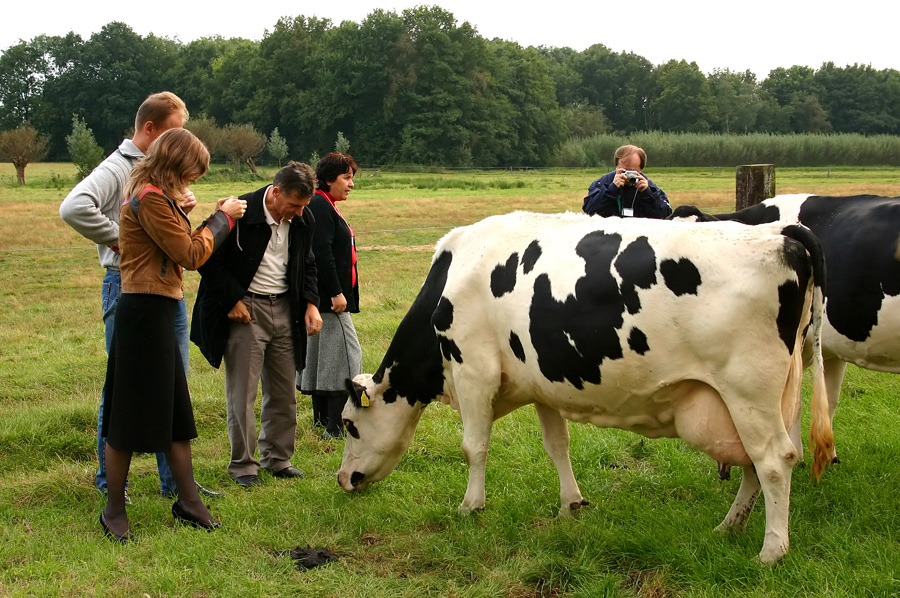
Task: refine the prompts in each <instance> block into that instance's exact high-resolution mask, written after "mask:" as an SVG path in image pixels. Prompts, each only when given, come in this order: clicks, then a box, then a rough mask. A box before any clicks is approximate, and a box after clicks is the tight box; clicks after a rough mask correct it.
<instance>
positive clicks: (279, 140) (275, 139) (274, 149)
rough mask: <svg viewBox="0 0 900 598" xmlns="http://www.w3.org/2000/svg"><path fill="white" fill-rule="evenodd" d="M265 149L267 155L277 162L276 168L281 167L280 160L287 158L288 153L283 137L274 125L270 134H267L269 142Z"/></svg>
mask: <svg viewBox="0 0 900 598" xmlns="http://www.w3.org/2000/svg"><path fill="white" fill-rule="evenodd" d="M266 149H267V150H268V152H269V155H270V156H272V157H273V158H275V161H276V162H278V168H281V161H282V160H284V159H285V158H287V155H288V145H287V141H285V139H284V137H282V136H281V135H280V134H279V133H278V127H275V129H274V130H273V131H272V134H271V135H269V144H268V146H266Z"/></svg>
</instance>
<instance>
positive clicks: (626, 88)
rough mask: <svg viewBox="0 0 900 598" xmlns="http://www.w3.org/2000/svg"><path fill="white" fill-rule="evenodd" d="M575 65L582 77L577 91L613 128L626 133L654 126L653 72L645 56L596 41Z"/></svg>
mask: <svg viewBox="0 0 900 598" xmlns="http://www.w3.org/2000/svg"><path fill="white" fill-rule="evenodd" d="M576 65H578V66H577V68H578V71H579V72H580V74H581V78H582V82H581V87H580V89H579V92H578V94H579V95H580V96H581V98H582V99H583V100H584V101H586V102H587V103H588V104H590V105H592V106H598V107H600V108H601V109H602V110H603V114H604V115H605V116H606V118H607V119H609V123H610V125H611V126H612V128H613V129H614V130H616V131H620V132H623V133H629V132H632V131H637V130H642V129H646V128H648V127H652V126H653V115H652V113H651V112H650V107H651V106H650V104H651V99H652V93H653V89H654V80H655V75H654V72H653V65H652V64H650V62H649V61H648V60H647V59H646V58H644V57H642V56H639V55H637V54H633V53H626V52H622V53H615V52H613V51H611V50H610V49H609V48H607V47H606V46H604V45H602V44H596V45H593V46H591V47H590V48H588V49H587V50H585V51H584V52H582V53H581V54H580V55H579V57H578V59H577V60H576Z"/></svg>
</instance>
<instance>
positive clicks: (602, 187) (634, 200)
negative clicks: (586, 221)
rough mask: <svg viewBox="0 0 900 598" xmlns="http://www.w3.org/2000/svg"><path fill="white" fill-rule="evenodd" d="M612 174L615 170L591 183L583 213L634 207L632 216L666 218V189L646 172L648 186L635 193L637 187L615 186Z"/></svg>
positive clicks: (610, 212) (607, 213)
mask: <svg viewBox="0 0 900 598" xmlns="http://www.w3.org/2000/svg"><path fill="white" fill-rule="evenodd" d="M641 174H643V173H641ZM614 178H616V171H615V170H613V171H612V172H608V173H606V174H604V175H603V176H602V177H600V178H599V179H597V180H596V181H594V182H593V183H591V186H590V187H588V194H587V197H585V198H584V207H583V208H582V209H583V210H584V213H585V214H590V215H591V216H594V215H597V216H621V215H622V208H633V209H634V217H635V218H665V217H667V216H669V215H670V214H671V213H672V208H671V206H669V198H668V197H666V194H665V192H664V191H663V190H662V189H660V188H659V187H657V186H656V185H655V184H654V183H653V181H651V180H650V179H649V178H647V176H646V175H644V178H647V183H648V186H647V188H646V189H645V190H644V191H643V192H641V193H638V190H637V187H629V186H626V187H622V188H619V187H616V186H615V185H614V184H613V179H614Z"/></svg>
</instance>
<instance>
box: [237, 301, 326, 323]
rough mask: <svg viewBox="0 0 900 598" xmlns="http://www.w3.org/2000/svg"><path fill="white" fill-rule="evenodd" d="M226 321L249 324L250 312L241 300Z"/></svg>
mask: <svg viewBox="0 0 900 598" xmlns="http://www.w3.org/2000/svg"><path fill="white" fill-rule="evenodd" d="M228 319H229V320H234V321H235V322H240V323H242V324H249V323H250V312H249V311H247V306H246V305H244V302H243V300H239V301H238V302H237V303H235V304H234V307H232V308H231V310H230V311H229V312H228ZM321 325H322V321H321V320H319V326H320V327H321Z"/></svg>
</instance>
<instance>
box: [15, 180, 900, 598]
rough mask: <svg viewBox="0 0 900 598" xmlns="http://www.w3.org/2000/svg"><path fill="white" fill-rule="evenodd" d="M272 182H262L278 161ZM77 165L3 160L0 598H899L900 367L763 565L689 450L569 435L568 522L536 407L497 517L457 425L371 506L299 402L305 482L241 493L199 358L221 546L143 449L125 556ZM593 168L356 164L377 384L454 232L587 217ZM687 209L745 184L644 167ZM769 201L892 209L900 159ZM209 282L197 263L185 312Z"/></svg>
mask: <svg viewBox="0 0 900 598" xmlns="http://www.w3.org/2000/svg"><path fill="white" fill-rule="evenodd" d="M268 172H271V171H268ZM73 173H74V167H72V166H71V165H65V164H34V165H31V166H29V167H28V169H27V170H26V176H27V178H28V181H29V182H28V185H26V186H25V187H24V188H19V187H16V186H15V185H14V184H13V182H14V178H13V170H12V167H11V166H10V165H8V164H2V165H0V214H2V215H0V298H2V305H3V309H2V310H0V455H2V459H0V596H3V597H6V596H73V597H74V596H79V597H80V596H138V597H140V596H143V595H145V594H146V595H148V596H151V597H154V598H155V597H158V596H188V597H194V598H200V597H211V596H225V597H228V596H315V597H326V596H335V597H341V598H346V597H355V596H359V597H363V596H365V597H367V598H371V597H394V596H407V597H419V596H435V597H438V596H460V597H462V596H465V597H469V596H475V597H478V596H485V597H487V596H498V597H499V596H503V597H514V598H531V597H585V598H586V597H595V596H640V597H642V598H651V597H652V598H663V597H675V596H709V597H714V596H767V597H768V596H772V597H775V596H810V597H812V596H894V595H898V594H900V515H898V514H900V492H898V489H900V459H898V458H897V456H898V454H900V435H898V433H897V432H896V430H897V423H898V416H897V405H898V399H897V398H896V397H897V395H898V394H900V377H896V376H892V375H887V374H878V373H873V372H869V371H866V370H860V369H857V368H854V367H852V366H851V367H850V368H849V370H848V375H847V378H846V380H845V384H844V390H843V394H842V399H843V400H842V402H841V406H840V409H839V411H838V416H837V420H836V424H835V435H836V439H837V443H838V450H839V452H840V454H841V458H842V460H843V463H842V464H841V465H839V466H836V467H832V468H831V469H830V470H828V471H827V472H826V474H825V476H824V477H823V479H822V482H821V483H819V484H815V483H813V482H811V481H810V479H809V469H808V467H798V468H797V469H796V470H795V472H794V477H793V488H792V495H791V526H790V532H791V551H790V552H789V553H788V555H787V557H786V558H785V559H784V561H783V562H782V563H780V564H779V565H778V566H776V567H766V566H763V565H761V564H760V563H758V562H757V561H755V560H754V557H755V555H756V554H757V552H758V551H759V549H760V547H761V545H762V541H763V532H764V526H765V513H764V508H763V505H762V501H760V504H759V505H758V506H757V509H756V511H755V512H754V513H753V515H752V516H751V518H750V523H749V526H748V529H747V532H746V533H744V534H738V535H728V536H720V535H717V534H714V533H713V532H712V529H713V527H715V526H716V525H717V524H718V523H719V521H720V520H721V519H722V518H723V517H724V516H725V513H726V512H727V511H728V508H729V506H730V504H731V502H732V500H733V498H734V495H735V493H736V491H737V488H738V485H739V478H740V474H739V472H738V470H735V474H736V475H735V476H734V479H732V480H731V481H728V482H722V481H720V480H718V478H717V477H716V475H715V464H714V463H713V462H712V461H711V460H710V459H709V458H707V457H706V456H704V455H702V454H700V453H697V452H695V451H693V450H691V449H689V448H687V447H686V446H685V445H684V444H683V443H681V442H680V441H677V440H653V441H651V440H643V439H642V438H641V437H639V436H637V435H634V434H631V433H628V432H623V431H619V430H601V429H597V428H594V427H591V426H587V425H581V424H572V425H571V426H570V432H571V435H572V449H571V451H572V462H573V466H574V469H575V474H576V477H577V478H578V480H579V483H580V484H581V489H582V492H583V493H584V495H585V497H586V498H587V499H588V500H589V501H590V502H591V506H590V507H588V508H586V509H584V510H583V511H582V513H581V515H580V516H579V517H578V518H576V519H572V520H560V519H557V518H556V516H555V515H556V512H557V511H558V509H559V505H558V501H559V489H558V482H557V477H556V472H555V470H554V468H553V466H552V464H551V463H550V461H549V459H548V458H547V456H546V454H545V453H544V451H543V447H542V445H541V438H540V427H539V424H538V422H537V417H536V416H535V413H534V410H533V409H532V408H526V409H521V410H519V411H518V412H515V413H513V414H512V415H510V416H508V417H506V418H503V419H502V420H500V421H499V422H497V423H496V424H495V426H494V432H493V435H492V444H491V448H490V456H489V459H488V469H487V500H488V503H487V509H486V510H485V511H484V512H482V513H479V514H476V515H474V516H471V517H461V516H459V515H457V514H456V507H457V505H458V504H459V503H460V501H461V500H462V497H463V494H464V492H465V487H466V477H467V468H466V464H465V460H464V458H463V455H462V452H461V450H460V448H459V446H460V442H461V437H462V426H461V423H460V419H459V416H458V415H457V414H456V413H455V412H453V411H452V410H451V409H449V408H448V407H446V406H444V405H440V404H437V405H432V406H430V407H429V408H428V410H427V411H426V413H425V415H424V416H423V418H422V423H421V424H420V426H419V429H418V431H417V433H416V437H415V440H414V442H413V445H412V447H411V449H410V451H409V453H408V454H407V455H406V456H405V457H404V458H403V460H402V461H401V462H400V464H399V466H398V467H397V469H396V470H395V471H394V473H393V474H392V475H391V476H390V477H388V478H387V479H385V480H383V481H382V482H379V483H377V484H375V485H373V486H372V487H371V488H370V489H368V490H366V491H365V492H363V493H359V494H348V493H345V492H344V491H342V490H341V489H340V488H339V487H338V485H337V483H336V472H337V470H338V468H339V465H340V460H341V452H342V443H341V442H325V441H322V440H319V439H318V436H317V434H316V433H315V431H314V430H313V428H312V426H311V409H310V405H309V400H308V397H303V398H301V400H300V401H299V414H298V418H299V428H298V433H297V445H296V454H295V458H294V464H295V465H297V466H298V467H300V468H301V469H304V470H305V471H306V473H307V478H306V479H305V480H300V481H283V480H276V479H274V478H272V477H271V476H268V475H266V474H264V477H263V480H264V482H265V484H264V485H263V486H262V487H261V488H258V489H256V490H254V491H251V492H245V491H241V490H239V489H238V488H237V487H236V486H235V485H234V484H233V483H232V482H231V480H230V479H229V477H228V474H227V472H226V469H225V467H226V465H227V462H228V437H227V434H226V430H225V404H224V381H223V376H222V372H219V371H216V370H213V369H212V368H211V367H210V366H209V365H208V364H207V363H206V362H205V360H204V359H203V358H202V356H201V355H200V354H199V352H197V351H196V348H195V347H192V353H191V372H190V378H189V384H190V387H191V392H192V397H193V402H194V410H195V414H196V417H197V424H198V428H199V432H200V438H199V439H198V440H197V441H195V443H194V465H195V474H196V478H197V479H198V480H200V481H201V483H203V484H204V485H206V486H208V487H211V488H215V489H218V490H221V491H224V492H225V493H226V497H225V498H224V499H220V500H213V501H211V504H210V506H211V509H212V511H213V513H214V515H216V516H217V517H219V518H221V520H222V522H223V525H224V527H223V529H221V530H219V531H216V532H214V533H205V532H198V531H195V530H191V529H184V528H180V527H175V525H174V523H173V520H172V516H171V513H170V507H171V501H169V500H166V499H164V498H162V497H161V496H159V493H158V492H159V483H158V478H157V475H156V467H155V460H154V459H153V458H152V457H151V456H141V457H139V458H136V459H135V462H134V464H133V467H132V474H131V491H130V494H131V496H132V498H133V500H134V505H133V506H132V507H129V516H130V518H131V522H132V527H133V530H134V532H135V534H136V536H137V541H136V542H134V543H132V544H131V545H127V546H118V545H115V544H113V543H111V542H110V541H108V540H107V539H106V538H104V537H103V535H102V532H101V530H100V525H99V523H98V516H99V512H100V509H101V508H102V506H103V504H104V499H103V497H102V496H101V495H100V494H99V493H98V492H97V491H96V490H95V488H94V484H93V476H94V473H95V470H96V455H95V450H96V439H95V435H96V412H97V407H98V403H99V395H100V388H101V386H102V383H103V375H104V371H105V364H106V356H105V352H104V349H103V327H102V323H101V320H100V282H101V279H102V276H103V272H102V270H101V269H100V268H99V265H98V262H97V257H96V251H95V249H94V248H93V247H92V246H91V244H90V243H89V242H87V241H86V240H85V239H83V238H81V237H79V236H78V235H77V234H76V233H75V232H74V231H72V230H70V229H69V228H68V227H67V226H66V225H65V224H64V223H63V222H62V221H61V220H60V219H59V215H58V207H59V203H60V202H61V201H62V199H63V198H64V197H65V195H66V193H67V192H68V190H69V189H70V188H71V186H72V184H73V181H72V180H71V177H72V174H73ZM600 174H602V173H600V172H594V171H585V170H539V171H538V170H534V171H524V172H506V171H498V172H484V171H472V172H456V173H419V174H405V173H399V172H388V171H365V170H364V171H361V172H360V173H359V175H358V176H357V179H356V182H357V189H356V190H355V191H354V193H353V194H352V196H351V199H350V201H349V202H347V204H346V205H345V206H342V210H343V212H344V214H345V215H346V216H347V218H348V220H349V221H350V223H351V224H352V225H353V226H354V229H355V230H356V231H357V233H358V241H359V245H360V249H361V252H360V277H361V295H362V311H361V313H360V314H358V315H357V316H356V317H355V318H354V321H355V323H356V326H357V328H358V330H359V335H360V340H361V342H362V345H363V348H364V363H365V370H366V371H367V372H372V371H374V370H375V369H376V368H377V367H378V365H379V363H380V360H381V357H382V356H383V354H384V351H385V350H386V348H387V345H388V343H389V342H390V339H391V337H392V336H393V332H394V329H395V327H396V326H397V324H398V323H399V321H400V319H401V318H402V317H403V315H404V314H405V312H406V310H407V308H408V306H409V305H410V304H411V303H412V301H413V299H414V298H415V296H416V293H417V292H418V289H419V287H420V285H421V284H422V281H423V280H424V278H425V275H426V273H427V271H428V267H429V263H430V259H431V247H432V246H433V244H434V242H435V241H436V240H437V239H439V238H440V237H441V236H442V235H443V234H445V233H446V232H447V230H448V229H449V227H453V226H457V225H463V224H468V223H471V222H474V221H477V220H480V219H481V218H483V217H485V216H488V215H491V214H498V213H505V212H509V211H512V210H517V209H522V210H532V211H540V212H561V211H565V210H571V211H578V210H580V208H581V201H582V197H583V196H584V194H585V190H586V188H587V186H588V184H589V183H590V182H591V181H592V180H593V179H595V178H597V177H598V176H599V175H600ZM647 174H648V175H649V176H650V177H651V178H653V179H654V180H655V181H656V182H657V183H658V184H659V185H660V186H661V187H663V188H664V189H666V191H667V192H668V193H669V196H670V198H671V199H672V201H673V204H676V205H678V204H687V203H693V204H698V205H701V206H704V207H706V208H708V209H711V210H714V211H726V210H731V209H733V205H734V172H733V171H731V170H722V169H715V170H712V169H699V168H698V169H651V170H649V171H648V173H647ZM777 181H778V191H779V192H780V193H789V192H810V193H819V194H836V195H850V194H856V193H880V194H889V195H896V194H897V189H898V188H900V170H898V169H891V170H888V169H832V170H831V172H830V173H829V172H828V171H826V170H824V169H823V170H815V171H814V170H796V169H782V170H779V171H778V172H777ZM258 186H262V184H258V185H257V184H253V183H230V184H229V183H203V182H202V181H201V182H200V183H198V184H197V185H195V186H194V187H193V189H194V192H195V193H196V195H197V196H198V198H199V200H200V205H199V206H198V207H197V208H196V209H195V211H194V218H193V219H194V220H195V221H197V222H199V220H200V219H201V218H202V217H205V216H206V215H207V214H208V213H209V211H210V210H211V209H212V207H213V205H214V201H215V199H216V198H218V197H221V196H225V195H230V194H241V193H245V192H247V191H251V190H253V189H255V188H257V187H258ZM198 280H199V277H198V276H197V275H196V273H188V274H187V275H186V278H185V290H186V294H187V297H188V306H189V309H190V307H191V306H192V305H193V298H194V295H195V293H196V287H197V283H198ZM307 545H309V546H313V547H324V548H327V549H329V550H331V551H332V552H334V553H336V554H337V555H339V557H340V560H339V561H338V562H336V563H332V564H330V565H328V566H326V567H322V568H318V569H314V570H310V571H307V572H301V571H298V570H297V569H296V568H295V567H294V565H293V564H292V562H291V561H290V559H289V558H288V557H286V556H284V555H283V554H280V553H281V552H282V551H286V550H288V549H290V548H293V547H296V546H302V547H306V546H307Z"/></svg>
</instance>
